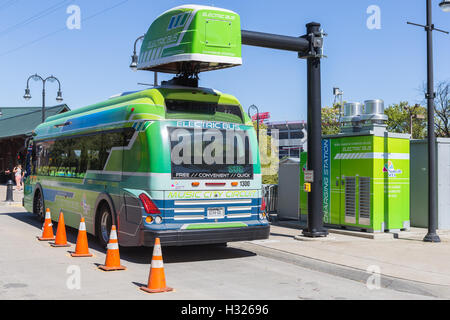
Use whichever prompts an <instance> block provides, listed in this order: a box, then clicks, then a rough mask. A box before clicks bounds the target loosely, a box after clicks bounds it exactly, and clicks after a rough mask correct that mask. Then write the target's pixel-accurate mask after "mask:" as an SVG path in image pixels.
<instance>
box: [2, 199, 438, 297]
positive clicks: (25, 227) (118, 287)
mask: <svg viewBox="0 0 450 320" xmlns="http://www.w3.org/2000/svg"><path fill="white" fill-rule="evenodd" d="M40 228H41V223H40V222H38V221H37V219H35V218H34V217H33V216H32V215H31V214H30V213H27V212H25V211H24V210H23V209H22V208H17V207H5V206H3V207H1V206H0V234H1V238H2V240H1V241H0V299H139V300H140V299H427V298H430V297H429V296H425V295H416V294H410V293H404V292H399V291H394V290H390V289H385V288H381V289H378V290H369V289H368V288H367V287H366V284H365V283H364V282H358V281H353V280H349V279H345V278H342V277H337V276H333V275H330V274H327V273H321V272H318V271H313V270H311V269H307V268H303V267H300V266H298V265H295V264H291V263H287V262H282V261H279V260H276V259H271V258H266V257H263V256H260V255H257V254H255V253H254V252H252V250H245V249H242V248H241V249H239V248H233V247H232V246H233V245H232V244H231V245H230V246H228V247H215V246H197V247H177V248H175V247H172V248H171V247H169V248H163V258H164V267H165V273H166V279H167V284H168V285H169V286H171V287H173V288H175V292H170V293H162V294H146V293H144V292H142V291H141V290H139V289H138V286H139V285H142V284H145V283H146V281H147V278H148V273H149V267H150V259H151V249H149V248H128V249H126V248H125V249H121V252H120V253H121V258H122V264H123V265H125V266H126V267H127V268H128V269H127V270H126V271H116V272H109V273H108V272H103V271H100V270H98V269H97V267H96V264H102V263H103V262H104V259H105V252H104V250H102V249H101V248H99V247H98V246H96V244H95V241H94V239H92V238H89V241H90V243H89V244H90V246H91V248H92V249H91V251H92V253H94V255H95V256H94V257H93V258H78V259H77V258H71V257H70V256H69V255H68V251H69V250H74V243H75V240H76V234H77V231H76V230H72V229H68V231H67V234H68V240H69V242H71V243H72V244H73V246H72V248H52V247H50V246H49V244H48V243H46V242H39V241H37V240H36V236H37V235H39V234H40V232H41V230H40ZM55 229H56V228H55ZM78 274H79V275H80V278H79V279H80V281H79V283H80V288H79V289H78V288H77V284H78V282H77V281H76V279H77V278H76V276H77V275H78ZM74 279H75V280H74Z"/></svg>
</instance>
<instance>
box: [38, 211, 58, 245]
mask: <svg viewBox="0 0 450 320" xmlns="http://www.w3.org/2000/svg"><path fill="white" fill-rule="evenodd" d="M52 226H53V224H52V216H51V215H50V209H49V208H47V210H45V221H44V225H43V226H42V236H40V237H37V238H38V240H40V241H49V240H55V236H54V235H53V227H52Z"/></svg>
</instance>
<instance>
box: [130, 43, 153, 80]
mask: <svg viewBox="0 0 450 320" xmlns="http://www.w3.org/2000/svg"><path fill="white" fill-rule="evenodd" d="M144 38H145V34H144V35H143V36H140V37H138V38H137V39H136V40H135V41H134V46H133V55H132V56H131V63H130V69H131V70H133V71H137V65H138V61H139V58H138V55H137V50H136V46H137V43H138V42H139V40H144ZM157 85H158V72H154V78H153V86H154V87H156V86H157Z"/></svg>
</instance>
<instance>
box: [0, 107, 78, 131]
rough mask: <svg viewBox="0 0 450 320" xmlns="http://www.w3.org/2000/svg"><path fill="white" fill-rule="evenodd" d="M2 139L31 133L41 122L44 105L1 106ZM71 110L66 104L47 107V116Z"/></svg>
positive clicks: (0, 129) (0, 127) (0, 124)
mask: <svg viewBox="0 0 450 320" xmlns="http://www.w3.org/2000/svg"><path fill="white" fill-rule="evenodd" d="M0 111H1V115H0V139H2V138H6V137H15V136H21V135H31V131H33V130H34V128H36V127H37V126H38V125H39V124H40V123H41V117H42V116H41V112H42V107H0ZM66 111H70V109H69V107H68V106H67V105H66V104H60V105H57V106H53V107H46V108H45V118H48V117H51V116H54V115H56V114H59V113H63V112H66Z"/></svg>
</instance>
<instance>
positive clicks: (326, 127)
mask: <svg viewBox="0 0 450 320" xmlns="http://www.w3.org/2000/svg"><path fill="white" fill-rule="evenodd" d="M339 106H340V104H339V103H335V104H334V105H333V106H332V107H323V108H322V134H323V135H329V134H338V133H339V131H340V124H339Z"/></svg>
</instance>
